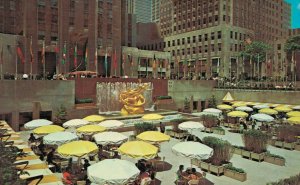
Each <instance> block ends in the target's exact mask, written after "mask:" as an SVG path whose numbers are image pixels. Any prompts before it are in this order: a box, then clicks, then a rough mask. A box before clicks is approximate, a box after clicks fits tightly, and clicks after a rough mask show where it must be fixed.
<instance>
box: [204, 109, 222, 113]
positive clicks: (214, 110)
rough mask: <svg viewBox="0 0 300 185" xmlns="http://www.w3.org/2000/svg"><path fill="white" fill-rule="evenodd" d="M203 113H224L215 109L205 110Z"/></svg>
mask: <svg viewBox="0 0 300 185" xmlns="http://www.w3.org/2000/svg"><path fill="white" fill-rule="evenodd" d="M203 112H209V113H216V114H220V113H222V111H221V110H219V109H214V108H208V109H204V110H203Z"/></svg>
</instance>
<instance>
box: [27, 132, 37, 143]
mask: <svg viewBox="0 0 300 185" xmlns="http://www.w3.org/2000/svg"><path fill="white" fill-rule="evenodd" d="M35 140H36V138H35V137H34V135H33V133H31V134H30V137H29V139H28V142H29V143H34V142H35Z"/></svg>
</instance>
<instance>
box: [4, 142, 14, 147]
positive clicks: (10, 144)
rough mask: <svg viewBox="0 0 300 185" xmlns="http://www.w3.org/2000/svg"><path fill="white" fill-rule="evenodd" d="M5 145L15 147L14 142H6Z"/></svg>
mask: <svg viewBox="0 0 300 185" xmlns="http://www.w3.org/2000/svg"><path fill="white" fill-rule="evenodd" d="M4 144H5V146H13V144H14V141H5V142H4Z"/></svg>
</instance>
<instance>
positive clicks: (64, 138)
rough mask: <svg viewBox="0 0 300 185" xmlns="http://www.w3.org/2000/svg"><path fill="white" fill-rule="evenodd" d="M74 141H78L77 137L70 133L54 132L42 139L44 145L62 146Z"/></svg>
mask: <svg viewBox="0 0 300 185" xmlns="http://www.w3.org/2000/svg"><path fill="white" fill-rule="evenodd" d="M76 140H78V136H77V135H76V134H73V133H71V132H55V133H52V134H48V135H46V136H45V137H44V138H43V141H44V144H48V145H62V144H65V143H68V142H71V141H76Z"/></svg>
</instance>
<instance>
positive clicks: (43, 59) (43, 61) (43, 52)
mask: <svg viewBox="0 0 300 185" xmlns="http://www.w3.org/2000/svg"><path fill="white" fill-rule="evenodd" d="M43 63H45V41H43V48H42V64H43Z"/></svg>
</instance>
